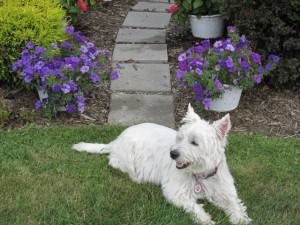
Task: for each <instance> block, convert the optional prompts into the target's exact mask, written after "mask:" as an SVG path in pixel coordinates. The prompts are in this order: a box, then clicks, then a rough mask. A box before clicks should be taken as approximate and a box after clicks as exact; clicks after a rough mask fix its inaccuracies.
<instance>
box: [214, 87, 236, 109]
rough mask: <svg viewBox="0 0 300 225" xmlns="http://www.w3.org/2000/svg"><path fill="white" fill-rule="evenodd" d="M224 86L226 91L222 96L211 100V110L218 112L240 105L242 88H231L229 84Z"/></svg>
mask: <svg viewBox="0 0 300 225" xmlns="http://www.w3.org/2000/svg"><path fill="white" fill-rule="evenodd" d="M224 87H225V92H224V93H223V95H222V97H221V98H218V99H214V100H212V101H211V105H210V107H209V109H210V110H213V111H216V112H227V111H231V110H234V109H235V108H237V107H238V105H239V102H240V98H241V94H242V89H240V88H238V87H231V88H229V87H228V85H226V86H225V85H224Z"/></svg>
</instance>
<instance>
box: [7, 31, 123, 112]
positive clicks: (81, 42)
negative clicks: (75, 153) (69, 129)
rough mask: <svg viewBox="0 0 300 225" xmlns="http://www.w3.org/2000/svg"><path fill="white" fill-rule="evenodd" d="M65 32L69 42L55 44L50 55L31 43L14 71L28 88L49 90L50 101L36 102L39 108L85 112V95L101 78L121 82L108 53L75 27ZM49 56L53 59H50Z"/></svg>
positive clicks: (14, 66) (15, 65)
mask: <svg viewBox="0 0 300 225" xmlns="http://www.w3.org/2000/svg"><path fill="white" fill-rule="evenodd" d="M65 31H66V33H67V34H68V35H69V39H68V40H66V41H63V42H61V43H60V44H56V43H53V44H52V45H51V47H52V49H50V50H49V51H50V52H48V50H45V48H43V47H42V46H36V45H35V44H34V43H32V42H28V43H27V44H26V49H25V50H24V51H23V52H22V53H21V59H20V60H18V61H16V62H14V63H13V64H12V69H13V70H14V71H17V72H18V74H19V76H21V77H22V78H23V81H24V83H25V84H26V85H27V87H30V88H32V87H35V88H39V89H42V90H46V91H47V93H48V94H49V96H50V97H48V98H47V99H44V100H43V101H42V102H41V101H37V102H36V104H35V108H36V109H38V108H40V107H41V106H42V105H45V106H47V107H49V108H51V109H52V110H53V111H55V110H56V109H57V108H58V107H61V106H64V107H66V109H67V111H68V112H69V113H74V112H75V111H76V109H77V110H78V111H79V112H81V113H82V112H84V105H85V103H84V97H83V93H84V92H85V91H86V90H88V89H89V88H90V86H91V85H92V84H94V83H97V82H99V81H100V80H101V79H106V78H111V79H117V78H118V72H117V71H115V70H112V65H111V62H110V59H109V53H108V52H107V51H99V50H97V49H96V47H95V45H94V44H93V43H92V42H89V41H88V39H87V38H86V37H85V36H82V35H80V33H79V32H75V31H74V27H72V26H69V27H66V28H65ZM49 55H53V56H52V57H51V58H50V59H49V57H48V56H49ZM116 66H117V68H120V66H119V65H116Z"/></svg>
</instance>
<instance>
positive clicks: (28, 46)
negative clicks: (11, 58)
mask: <svg viewBox="0 0 300 225" xmlns="http://www.w3.org/2000/svg"><path fill="white" fill-rule="evenodd" d="M33 47H34V43H32V42H31V41H28V42H27V44H26V48H27V49H33Z"/></svg>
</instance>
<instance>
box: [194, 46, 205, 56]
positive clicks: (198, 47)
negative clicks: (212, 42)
mask: <svg viewBox="0 0 300 225" xmlns="http://www.w3.org/2000/svg"><path fill="white" fill-rule="evenodd" d="M194 52H196V53H200V54H203V52H204V48H203V47H202V46H201V45H199V46H196V47H195V48H194Z"/></svg>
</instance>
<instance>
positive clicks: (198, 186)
mask: <svg viewBox="0 0 300 225" xmlns="http://www.w3.org/2000/svg"><path fill="white" fill-rule="evenodd" d="M201 189H202V188H201V185H200V184H196V185H195V187H194V191H195V193H200V192H201Z"/></svg>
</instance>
